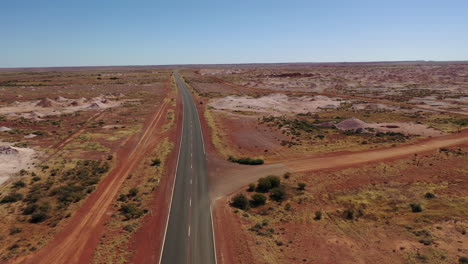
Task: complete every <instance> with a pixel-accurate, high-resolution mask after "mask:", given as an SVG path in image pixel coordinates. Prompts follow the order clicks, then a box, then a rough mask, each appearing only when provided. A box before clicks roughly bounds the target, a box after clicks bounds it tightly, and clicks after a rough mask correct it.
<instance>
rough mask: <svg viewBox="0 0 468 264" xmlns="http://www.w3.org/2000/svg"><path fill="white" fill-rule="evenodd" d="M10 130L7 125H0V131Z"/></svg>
mask: <svg viewBox="0 0 468 264" xmlns="http://www.w3.org/2000/svg"><path fill="white" fill-rule="evenodd" d="M11 130H12V129H11V128H9V127H4V126H2V127H0V132H7V131H11Z"/></svg>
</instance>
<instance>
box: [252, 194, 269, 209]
mask: <svg viewBox="0 0 468 264" xmlns="http://www.w3.org/2000/svg"><path fill="white" fill-rule="evenodd" d="M251 198H252V200H251V201H250V202H251V204H252V206H253V207H257V206H260V205H264V204H265V202H266V199H267V198H266V196H265V195H263V194H261V193H256V194H254V195H252V197H251Z"/></svg>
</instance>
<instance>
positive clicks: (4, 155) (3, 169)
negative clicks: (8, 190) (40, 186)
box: [0, 142, 38, 184]
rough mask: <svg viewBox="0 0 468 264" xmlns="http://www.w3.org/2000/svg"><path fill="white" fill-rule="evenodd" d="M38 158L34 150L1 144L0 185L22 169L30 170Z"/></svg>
mask: <svg viewBox="0 0 468 264" xmlns="http://www.w3.org/2000/svg"><path fill="white" fill-rule="evenodd" d="M37 156H38V153H37V152H36V151H35V150H33V149H30V148H16V147H12V146H11V143H5V142H0V184H2V183H4V182H5V181H6V180H8V178H10V177H11V176H13V175H14V174H16V173H18V172H19V171H20V170H21V169H26V170H27V169H30V168H31V167H32V163H33V162H34V160H35V159H36V158H37Z"/></svg>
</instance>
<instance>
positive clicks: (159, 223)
mask: <svg viewBox="0 0 468 264" xmlns="http://www.w3.org/2000/svg"><path fill="white" fill-rule="evenodd" d="M176 113H177V117H176V120H177V133H173V134H172V135H171V141H172V142H174V149H173V151H172V152H171V154H170V155H169V157H168V159H167V160H168V165H167V168H168V170H167V171H166V173H165V175H164V176H163V177H162V180H161V182H160V184H159V187H158V190H157V191H156V192H155V194H154V198H153V201H154V202H153V206H152V208H151V210H150V212H151V213H150V214H148V215H147V216H145V218H144V219H143V222H144V224H143V226H142V228H140V229H139V230H138V231H137V232H136V234H135V235H134V236H133V237H132V240H131V242H130V250H132V251H134V252H135V253H134V255H133V258H132V261H131V263H158V261H159V258H160V255H161V253H162V252H161V251H162V245H163V240H164V233H165V229H166V222H167V218H168V217H169V204H170V202H171V197H172V188H173V185H174V178H175V173H176V167H177V159H178V154H179V148H180V140H181V134H182V113H183V111H182V103H181V98H180V94H179V95H178V97H177V109H176Z"/></svg>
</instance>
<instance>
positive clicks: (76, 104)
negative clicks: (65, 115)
mask: <svg viewBox="0 0 468 264" xmlns="http://www.w3.org/2000/svg"><path fill="white" fill-rule="evenodd" d="M69 105H70V106H79V105H81V103H80V102H78V101H73V102H71V103H70V104H69Z"/></svg>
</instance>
